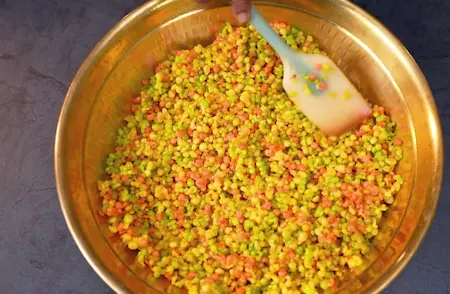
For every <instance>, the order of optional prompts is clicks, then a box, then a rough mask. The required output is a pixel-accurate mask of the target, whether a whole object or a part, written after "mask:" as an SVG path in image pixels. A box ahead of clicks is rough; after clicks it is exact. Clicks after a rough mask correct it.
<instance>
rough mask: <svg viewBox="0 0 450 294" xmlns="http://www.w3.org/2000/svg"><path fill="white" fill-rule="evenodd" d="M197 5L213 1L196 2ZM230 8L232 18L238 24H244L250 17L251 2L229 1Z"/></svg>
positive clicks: (241, 0)
mask: <svg viewBox="0 0 450 294" xmlns="http://www.w3.org/2000/svg"><path fill="white" fill-rule="evenodd" d="M196 1H197V2H199V3H208V2H211V1H214V0H196ZM231 6H232V7H233V14H234V17H236V19H237V20H238V21H240V22H246V21H248V20H249V19H250V15H251V11H252V9H251V6H252V1H251V0H231Z"/></svg>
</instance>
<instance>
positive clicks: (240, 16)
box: [237, 12, 248, 22]
mask: <svg viewBox="0 0 450 294" xmlns="http://www.w3.org/2000/svg"><path fill="white" fill-rule="evenodd" d="M237 19H238V21H240V22H246V21H247V20H248V14H247V12H239V13H238V15H237Z"/></svg>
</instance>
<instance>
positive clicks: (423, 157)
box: [55, 0, 443, 293]
mask: <svg viewBox="0 0 450 294" xmlns="http://www.w3.org/2000/svg"><path fill="white" fill-rule="evenodd" d="M255 4H257V6H258V8H259V9H260V11H261V13H262V14H263V15H264V16H265V17H266V18H267V19H268V20H269V21H274V20H281V21H286V22H289V23H292V24H296V25H298V26H299V27H300V28H302V29H303V30H304V31H306V32H308V33H310V34H312V35H313V36H315V37H316V38H317V39H318V41H319V43H320V44H321V46H322V47H323V48H324V49H325V50H326V51H327V52H328V53H329V55H330V56H331V57H332V58H333V59H334V60H335V61H336V62H337V63H338V65H339V66H340V67H341V68H342V69H343V70H344V72H345V73H346V74H347V75H348V77H349V78H350V79H351V80H352V82H354V83H355V85H356V86H357V87H358V88H359V89H360V90H361V92H362V94H363V95H364V96H366V97H367V98H368V99H369V100H370V101H371V102H373V103H379V104H381V105H383V106H385V107H386V108H387V109H388V110H389V112H390V113H391V114H392V116H393V118H394V120H395V121H397V122H398V123H399V128H398V130H399V133H400V137H401V139H403V141H404V142H405V148H404V151H405V158H404V159H403V160H402V161H401V163H400V165H399V167H398V172H399V173H400V174H401V175H403V177H404V179H405V185H404V187H403V188H402V190H401V192H400V193H399V194H398V195H397V197H396V201H395V202H394V204H393V205H392V207H391V209H390V211H389V213H388V214H387V215H386V217H385V218H384V220H383V222H382V224H381V229H380V234H379V235H378V236H377V237H376V238H375V240H374V242H373V244H374V250H373V251H372V252H371V254H370V255H369V258H368V260H367V261H366V262H365V264H364V265H363V266H362V267H361V268H360V269H358V271H357V272H355V273H353V274H349V276H348V280H347V283H345V285H344V287H343V289H342V291H341V293H360V292H369V293H373V292H379V291H381V290H382V289H383V288H384V287H386V286H387V285H388V284H389V283H390V282H391V281H392V280H393V279H394V278H395V277H396V276H397V275H398V273H399V272H400V271H401V270H402V269H403V267H404V266H405V265H406V263H407V262H408V261H409V260H410V258H411V257H412V255H414V253H415V252H416V250H417V248H418V246H419V245H420V242H421V241H422V239H423V237H424V236H425V233H426V231H427V229H428V227H429V225H430V222H431V220H432V218H433V216H434V212H435V208H436V205H437V202H438V198H439V192H440V187H441V180H442V165H443V153H442V137H441V129H440V124H439V118H438V115H437V112H436V107H435V104H434V101H433V97H432V95H431V92H430V89H429V87H428V84H427V82H426V80H425V78H424V76H423V75H422V73H421V71H420V69H419V68H418V66H417V65H416V63H415V62H414V60H413V59H412V57H411V56H410V55H409V53H408V52H407V51H406V50H405V48H404V47H403V46H402V44H401V43H400V42H399V41H398V40H397V39H396V38H395V37H394V36H393V35H392V34H391V33H390V32H389V31H387V30H386V29H385V28H384V27H383V26H382V25H380V24H379V23H378V22H377V21H376V20H374V19H373V18H372V17H371V16H369V15H368V14H367V13H365V12H364V11H362V10H361V9H359V8H357V7H356V6H354V5H353V4H351V3H349V2H347V1H344V0H315V1H304V0H280V1H275V0H273V1H264V2H255ZM225 21H229V22H231V23H234V19H233V17H232V14H231V9H229V7H227V3H226V2H220V1H218V2H215V3H214V4H213V6H210V7H208V9H204V7H203V8H202V7H200V6H198V5H197V4H196V3H195V2H194V1H185V0H169V1H160V0H155V1H151V2H148V3H146V4H145V5H143V6H142V7H140V8H138V9H137V10H135V11H134V12H132V13H131V14H129V15H127V16H126V17H125V18H124V19H123V20H122V21H121V22H119V23H118V24H117V25H116V26H115V27H114V28H113V29H111V31H110V32H109V33H108V34H107V35H106V36H105V37H104V38H103V39H102V40H101V41H100V42H99V43H98V44H97V46H96V47H95V48H94V50H93V51H92V52H91V54H90V55H89V56H88V57H87V58H86V60H85V61H84V63H83V65H82V66H81V68H80V69H79V71H78V72H77V74H76V76H75V78H74V80H73V82H72V84H71V86H70V88H69V90H68V93H67V96H66V100H65V102H64V106H63V108H62V111H61V114H60V118H59V123H58V130H57V134H56V143H55V173H56V180H57V188H58V193H59V200H60V203H61V208H62V210H63V213H64V216H65V218H66V221H67V224H68V226H69V229H70V231H71V233H72V235H73V237H74V239H75V241H76V243H77V245H78V247H79V248H80V250H81V251H82V253H83V255H84V256H85V258H86V259H87V260H88V262H89V263H90V264H91V266H92V267H93V268H94V269H95V271H96V272H97V273H98V274H99V275H100V276H101V277H102V279H103V280H104V281H105V282H106V283H107V284H108V285H109V286H110V287H111V288H112V289H114V290H115V291H116V292H119V293H159V292H165V291H166V288H167V286H168V284H167V282H165V281H164V280H154V279H152V278H151V275H150V273H149V271H148V270H146V269H140V268H138V267H137V266H136V265H135V263H134V254H133V253H131V252H129V251H125V250H123V249H122V248H121V246H120V243H119V242H118V240H115V239H112V238H111V237H110V234H109V233H108V232H107V230H106V224H105V222H104V220H103V219H101V218H100V217H98V216H97V214H96V213H95V212H96V210H97V209H98V208H99V207H100V198H99V195H98V194H97V188H96V180H97V179H99V178H101V177H103V176H104V173H103V169H104V162H105V159H106V155H107V153H108V152H110V151H112V150H113V149H112V146H113V145H112V144H113V142H114V139H115V136H116V130H117V128H118V127H119V126H120V125H121V124H122V118H123V117H124V116H125V115H126V112H127V106H128V104H129V100H128V98H130V97H133V96H134V95H136V94H137V93H138V90H139V81H140V79H141V78H143V77H149V76H150V75H151V74H152V68H153V67H154V66H155V64H156V63H157V62H158V61H160V60H162V59H163V58H164V57H165V56H166V54H167V53H168V52H169V50H171V49H176V48H177V49H179V48H188V47H191V46H192V45H194V44H196V43H202V44H207V43H208V42H209V41H211V40H212V38H213V36H214V34H215V33H216V32H217V30H218V29H219V28H220V27H221V25H222V24H223V22H225Z"/></svg>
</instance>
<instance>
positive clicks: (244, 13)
mask: <svg viewBox="0 0 450 294" xmlns="http://www.w3.org/2000/svg"><path fill="white" fill-rule="evenodd" d="M251 4H252V1H251V0H232V1H231V6H232V7H233V14H234V16H235V17H236V18H237V20H238V21H240V22H246V21H248V20H249V19H250V15H251V11H252V10H251Z"/></svg>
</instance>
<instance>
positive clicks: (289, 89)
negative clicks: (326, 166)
mask: <svg viewBox="0 0 450 294" xmlns="http://www.w3.org/2000/svg"><path fill="white" fill-rule="evenodd" d="M250 24H251V25H253V26H254V27H255V28H256V30H258V32H259V33H260V34H261V35H262V36H263V38H264V39H265V40H266V41H267V42H268V43H269V44H270V45H271V46H272V48H273V49H274V50H275V51H276V52H277V53H278V55H279V56H280V58H281V61H282V62H283V66H284V77H283V88H284V90H285V91H286V93H287V94H288V95H289V97H290V98H291V100H292V101H294V102H295V104H296V105H297V106H298V107H299V108H300V110H301V111H302V112H303V113H304V114H305V115H306V116H307V117H308V118H309V119H310V120H311V121H312V122H313V123H314V124H315V125H316V126H318V127H319V128H320V129H321V130H322V131H323V132H324V133H326V134H327V135H340V134H342V133H344V132H346V131H348V130H350V129H351V128H353V127H354V126H356V125H358V124H359V123H361V122H362V121H363V120H364V119H365V118H367V117H368V116H369V115H370V114H371V112H372V110H371V108H370V106H369V104H368V103H367V101H366V100H365V99H364V98H363V97H362V95H361V94H360V93H359V91H358V90H357V89H356V88H355V86H353V84H352V83H351V82H350V81H349V79H348V78H347V77H346V76H345V74H344V73H343V72H342V71H341V70H340V69H339V68H338V67H337V65H336V64H335V63H334V62H333V61H332V60H331V59H330V58H328V57H326V56H323V55H316V54H307V53H302V52H296V51H294V50H293V49H291V48H290V47H289V46H288V45H287V44H286V43H285V42H284V41H283V40H282V39H281V37H280V36H279V35H278V34H277V33H276V32H275V31H274V30H273V29H272V27H271V26H270V25H269V24H268V23H267V21H266V20H265V19H264V18H263V17H262V16H261V14H260V13H259V12H258V10H257V9H256V8H255V7H254V6H252V16H251V18H250Z"/></svg>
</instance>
